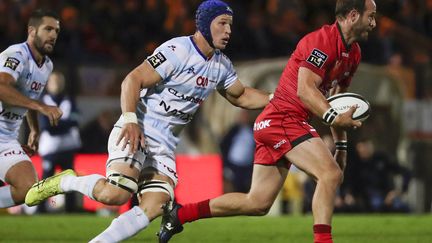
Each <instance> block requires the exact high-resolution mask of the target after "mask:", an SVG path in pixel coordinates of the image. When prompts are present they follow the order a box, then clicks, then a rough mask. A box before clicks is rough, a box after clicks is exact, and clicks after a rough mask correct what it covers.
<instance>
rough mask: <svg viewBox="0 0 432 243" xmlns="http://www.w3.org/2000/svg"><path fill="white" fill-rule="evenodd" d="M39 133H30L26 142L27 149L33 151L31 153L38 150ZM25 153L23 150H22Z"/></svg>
mask: <svg viewBox="0 0 432 243" xmlns="http://www.w3.org/2000/svg"><path fill="white" fill-rule="evenodd" d="M39 136H40V133H39V131H30V133H29V135H28V140H27V146H28V147H29V149H31V150H33V153H35V151H37V150H38V147H39ZM24 151H25V149H24Z"/></svg>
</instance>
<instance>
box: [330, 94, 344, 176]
mask: <svg viewBox="0 0 432 243" xmlns="http://www.w3.org/2000/svg"><path fill="white" fill-rule="evenodd" d="M347 91H348V87H347V86H341V85H337V86H336V87H334V88H333V89H331V90H330V95H335V94H339V93H345V92H347ZM330 131H331V133H332V136H333V141H334V142H335V145H336V152H335V155H334V157H335V160H336V162H337V163H338V165H339V167H340V168H341V169H342V171H344V170H345V167H346V163H347V149H348V138H347V133H346V131H345V130H344V129H341V128H339V127H333V126H331V127H330Z"/></svg>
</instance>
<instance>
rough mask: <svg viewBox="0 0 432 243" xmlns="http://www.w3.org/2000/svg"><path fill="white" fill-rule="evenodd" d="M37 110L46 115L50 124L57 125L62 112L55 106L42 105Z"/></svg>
mask: <svg viewBox="0 0 432 243" xmlns="http://www.w3.org/2000/svg"><path fill="white" fill-rule="evenodd" d="M39 112H40V113H42V114H44V115H45V116H47V117H48V119H49V122H50V124H51V126H57V125H58V121H59V120H60V118H61V116H62V115H63V112H62V111H61V110H60V108H58V107H57V106H51V105H42V106H41V108H40V109H39Z"/></svg>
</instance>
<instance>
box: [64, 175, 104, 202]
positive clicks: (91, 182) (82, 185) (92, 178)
mask: <svg viewBox="0 0 432 243" xmlns="http://www.w3.org/2000/svg"><path fill="white" fill-rule="evenodd" d="M104 178H105V177H103V176H101V175H98V174H93V175H87V176H72V175H68V176H65V177H63V178H62V179H61V181H60V188H61V189H62V190H63V191H64V192H70V191H78V192H81V193H82V194H84V195H86V196H87V197H89V198H91V199H93V200H94V199H95V198H94V197H93V188H94V187H95V185H96V182H97V181H98V180H100V179H104Z"/></svg>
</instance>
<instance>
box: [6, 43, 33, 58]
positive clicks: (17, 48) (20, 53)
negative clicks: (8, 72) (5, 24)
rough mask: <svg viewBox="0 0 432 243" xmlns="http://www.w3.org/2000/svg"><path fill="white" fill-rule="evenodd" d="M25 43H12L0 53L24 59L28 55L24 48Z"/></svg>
mask: <svg viewBox="0 0 432 243" xmlns="http://www.w3.org/2000/svg"><path fill="white" fill-rule="evenodd" d="M25 45H26V44H25V43H19V44H14V45H11V46H9V47H8V48H6V49H5V50H4V51H3V52H2V53H1V55H6V56H8V57H14V58H17V59H20V60H25V59H26V57H27V56H28V51H27V49H26V46H25Z"/></svg>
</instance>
